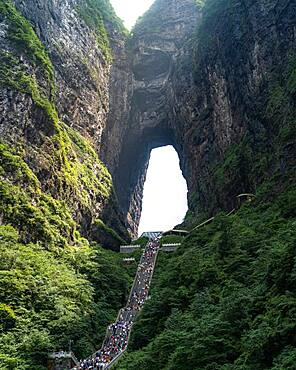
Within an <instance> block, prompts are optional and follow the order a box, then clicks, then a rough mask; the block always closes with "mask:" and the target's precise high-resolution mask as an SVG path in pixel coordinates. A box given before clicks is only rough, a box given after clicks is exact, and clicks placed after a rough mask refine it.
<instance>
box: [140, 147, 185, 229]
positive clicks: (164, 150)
mask: <svg viewBox="0 0 296 370" xmlns="http://www.w3.org/2000/svg"><path fill="white" fill-rule="evenodd" d="M187 210H188V204H187V183H186V180H185V179H184V177H183V175H182V172H181V169H180V163H179V157H178V154H177V152H176V150H175V149H174V147H173V146H172V145H167V146H162V147H158V148H154V149H152V151H151V154H150V159H149V165H148V170H147V175H146V180H145V184H144V192H143V203H142V213H141V218H140V225H139V231H138V233H139V236H140V235H141V234H142V233H143V232H145V231H165V230H169V229H171V228H173V227H174V226H175V225H178V224H179V223H181V222H182V221H183V219H184V216H185V214H186V212H187Z"/></svg>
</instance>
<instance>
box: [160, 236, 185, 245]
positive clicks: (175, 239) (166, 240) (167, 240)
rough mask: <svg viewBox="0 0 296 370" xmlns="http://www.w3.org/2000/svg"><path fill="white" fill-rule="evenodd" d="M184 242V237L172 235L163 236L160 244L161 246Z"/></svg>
mask: <svg viewBox="0 0 296 370" xmlns="http://www.w3.org/2000/svg"><path fill="white" fill-rule="evenodd" d="M183 240H184V236H181V235H174V234H171V235H165V236H162V237H161V239H160V243H161V244H172V243H182V241H183Z"/></svg>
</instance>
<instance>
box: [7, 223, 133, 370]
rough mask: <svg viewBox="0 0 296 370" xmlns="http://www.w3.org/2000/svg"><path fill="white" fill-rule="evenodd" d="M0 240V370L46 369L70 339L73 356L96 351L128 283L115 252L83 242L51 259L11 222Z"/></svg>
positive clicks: (82, 355)
mask: <svg viewBox="0 0 296 370" xmlns="http://www.w3.org/2000/svg"><path fill="white" fill-rule="evenodd" d="M0 239H1V250H0V261H1V262H0V286H1V288H0V299H1V302H2V303H1V305H0V325H1V328H2V331H1V335H0V353H1V355H0V367H1V369H19V370H24V369H30V370H31V369H36V370H37V369H38V370H41V369H46V362H47V355H48V352H50V351H52V350H58V349H60V348H67V347H68V343H69V340H70V339H72V340H74V348H73V349H74V351H75V353H76V354H77V356H79V357H85V356H87V355H89V354H90V353H92V352H93V351H94V349H97V347H98V346H99V345H100V343H101V341H102V339H103V337H104V334H105V329H106V325H107V324H109V323H110V322H112V320H114V318H115V317H116V314H117V310H118V309H119V307H121V306H122V305H123V303H124V302H125V300H126V297H127V295H128V289H129V287H130V285H131V283H132V278H131V277H130V276H129V273H128V271H127V269H126V268H124V267H123V265H122V264H121V263H120V256H119V255H118V254H115V253H113V252H110V251H106V250H104V249H102V248H100V247H99V246H97V245H93V246H91V247H90V246H89V245H88V244H87V243H86V244H85V245H84V246H83V247H82V246H80V248H75V247H72V249H71V252H72V253H70V250H68V251H67V253H62V254H61V255H60V256H59V257H58V258H57V257H56V256H55V254H53V253H52V252H50V251H46V250H44V248H43V247H42V245H41V244H39V243H38V244H32V243H30V244H23V243H21V242H20V241H19V235H18V233H17V231H16V230H15V229H14V228H13V227H11V226H0Z"/></svg>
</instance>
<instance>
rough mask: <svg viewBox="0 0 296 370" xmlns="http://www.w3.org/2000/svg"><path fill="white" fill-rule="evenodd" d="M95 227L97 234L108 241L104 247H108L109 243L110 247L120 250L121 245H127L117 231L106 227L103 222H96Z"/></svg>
mask: <svg viewBox="0 0 296 370" xmlns="http://www.w3.org/2000/svg"><path fill="white" fill-rule="evenodd" d="M94 227H95V232H96V233H98V234H99V235H100V238H101V239H105V240H106V241H105V243H104V245H105V244H106V246H108V243H109V247H111V246H115V247H117V248H118V247H119V246H120V245H123V244H126V241H125V240H123V239H122V238H121V237H120V236H119V235H118V234H117V232H116V231H115V230H113V229H111V228H110V227H108V226H106V225H105V223H104V222H103V221H102V220H99V219H97V220H95V222H94ZM94 235H95V234H94Z"/></svg>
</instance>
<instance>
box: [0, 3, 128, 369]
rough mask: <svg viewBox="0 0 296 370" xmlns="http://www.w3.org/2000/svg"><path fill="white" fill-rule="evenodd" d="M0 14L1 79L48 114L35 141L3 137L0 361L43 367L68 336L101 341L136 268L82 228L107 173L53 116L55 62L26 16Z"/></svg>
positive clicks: (102, 196)
mask: <svg viewBox="0 0 296 370" xmlns="http://www.w3.org/2000/svg"><path fill="white" fill-rule="evenodd" d="M0 19H1V21H5V23H6V24H7V26H8V27H7V33H6V34H5V36H4V37H5V38H6V40H5V41H6V44H7V50H5V51H4V50H3V51H1V52H0V85H1V86H6V87H8V88H10V89H12V90H16V91H19V92H20V93H23V94H25V95H27V96H29V97H31V99H32V102H33V104H34V105H35V106H36V107H37V108H39V109H40V113H41V114H40V117H41V118H42V119H43V120H44V118H45V120H46V123H45V125H44V127H45V128H44V130H45V131H46V132H43V131H42V129H43V128H41V130H40V131H38V132H37V133H36V134H39V133H40V137H41V140H40V142H41V144H40V146H39V147H37V146H36V147H34V149H33V148H32V147H31V146H26V145H24V143H21V142H18V143H14V147H13V148H12V147H11V145H9V144H8V143H5V142H3V141H0V176H1V183H0V199H1V201H0V219H1V226H0V242H1V250H0V285H1V288H0V302H1V303H0V368H1V369H3V370H4V369H7V370H8V369H17V370H26V369H28V370H29V369H30V370H42V369H46V363H47V356H48V352H50V351H53V350H59V349H61V348H63V349H66V348H68V344H69V340H70V339H71V340H73V341H74V346H73V350H74V352H75V353H76V355H77V356H78V357H86V356H88V355H89V354H90V353H92V352H93V351H94V350H95V349H97V348H98V346H100V344H101V342H102V340H103V337H104V335H105V330H106V326H107V325H108V324H109V323H110V322H112V321H113V320H114V319H115V317H116V315H117V311H118V309H119V308H120V307H121V306H122V305H123V304H124V303H125V301H126V298H127V296H128V292H129V287H130V286H131V284H132V281H133V276H132V273H133V272H134V268H130V267H126V266H124V264H123V263H122V258H121V256H120V255H118V254H116V253H113V252H110V251H106V250H104V249H102V248H101V247H100V246H99V245H97V244H96V243H94V244H91V245H90V243H89V241H88V240H86V239H85V238H83V237H82V236H81V234H80V231H79V229H80V227H79V226H80V225H77V223H76V221H75V220H74V219H73V215H74V214H76V213H77V212H81V213H82V215H83V213H87V214H89V213H90V212H91V210H92V209H93V203H94V202H96V203H98V202H99V203H100V204H101V205H102V206H104V204H106V202H107V201H108V200H109V198H110V197H111V195H112V191H113V188H112V179H111V175H110V174H109V172H108V171H107V169H106V167H105V166H104V165H103V163H102V162H101V161H100V160H99V158H98V155H97V153H96V152H95V150H94V149H93V146H92V143H90V142H88V140H86V139H85V138H83V137H82V136H81V135H79V134H78V133H77V132H76V131H74V130H73V129H71V128H69V127H67V126H66V125H64V124H63V123H62V122H60V120H59V117H58V113H57V109H56V107H55V104H54V101H53V95H54V74H53V67H52V64H51V62H50V59H49V57H48V55H47V53H46V51H45V48H44V47H43V45H42V43H41V42H40V40H39V39H38V37H37V36H36V34H35V32H34V31H33V28H32V27H31V25H30V23H29V22H27V21H26V20H25V18H23V17H22V16H21V15H20V13H19V12H18V11H17V10H16V9H15V7H14V5H13V4H12V2H11V1H5V0H2V1H0ZM36 139H37V140H38V139H39V138H37V137H36ZM37 140H36V141H37ZM32 154H33V155H34V158H32ZM104 229H105V230H107V231H108V232H111V233H112V235H113V236H114V235H115V236H116V238H117V239H119V236H117V235H116V234H115V232H114V231H112V230H111V231H110V229H108V227H107V226H104Z"/></svg>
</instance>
